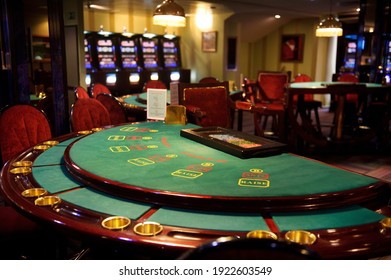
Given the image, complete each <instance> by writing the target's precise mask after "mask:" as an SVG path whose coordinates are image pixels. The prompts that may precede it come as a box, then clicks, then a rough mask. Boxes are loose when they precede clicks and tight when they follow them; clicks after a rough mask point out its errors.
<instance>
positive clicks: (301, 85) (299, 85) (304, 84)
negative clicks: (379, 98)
mask: <svg viewBox="0 0 391 280" xmlns="http://www.w3.org/2000/svg"><path fill="white" fill-rule="evenodd" d="M338 84H341V85H344V84H345V85H346V84H351V83H347V82H299V83H290V84H289V87H290V88H325V87H327V85H338ZM356 84H363V85H365V86H366V87H382V85H381V84H376V83H356Z"/></svg>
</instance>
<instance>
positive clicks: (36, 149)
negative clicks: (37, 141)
mask: <svg viewBox="0 0 391 280" xmlns="http://www.w3.org/2000/svg"><path fill="white" fill-rule="evenodd" d="M50 147H51V146H49V145H44V144H42V145H36V146H34V148H33V149H34V151H46V150H47V149H49V148H50Z"/></svg>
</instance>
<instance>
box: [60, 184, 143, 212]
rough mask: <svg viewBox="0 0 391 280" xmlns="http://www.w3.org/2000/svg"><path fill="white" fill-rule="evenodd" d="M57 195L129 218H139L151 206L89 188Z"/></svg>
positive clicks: (89, 207) (71, 201)
mask: <svg viewBox="0 0 391 280" xmlns="http://www.w3.org/2000/svg"><path fill="white" fill-rule="evenodd" d="M59 197H60V198H61V199H62V200H64V201H67V202H70V203H73V204H75V205H79V206H82V207H83V208H86V209H89V210H93V211H97V212H101V213H105V214H108V215H112V216H124V217H128V218H130V219H137V218H139V217H140V216H141V215H142V214H144V213H145V212H147V211H148V210H149V209H150V208H151V205H148V204H145V203H141V202H136V201H129V200H125V199H121V198H118V197H114V196H111V195H108V194H106V193H101V192H99V191H96V190H94V189H90V188H82V189H78V190H74V191H71V192H65V193H63V194H60V195H59Z"/></svg>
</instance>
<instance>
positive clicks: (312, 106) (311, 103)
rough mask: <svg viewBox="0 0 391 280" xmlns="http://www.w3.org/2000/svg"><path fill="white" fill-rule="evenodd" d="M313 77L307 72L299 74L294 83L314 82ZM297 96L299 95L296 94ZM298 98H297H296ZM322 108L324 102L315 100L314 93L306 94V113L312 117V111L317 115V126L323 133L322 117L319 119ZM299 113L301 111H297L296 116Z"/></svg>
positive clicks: (304, 106)
mask: <svg viewBox="0 0 391 280" xmlns="http://www.w3.org/2000/svg"><path fill="white" fill-rule="evenodd" d="M312 81H313V80H312V78H311V77H310V76H308V75H306V74H298V75H297V76H296V77H295V78H294V79H293V81H292V82H293V83H305V82H312ZM295 97H297V95H296V96H295ZM296 99H297V98H296ZM293 101H294V102H297V100H293ZM319 108H322V102H321V101H318V100H314V96H313V95H312V94H305V95H304V100H303V110H304V113H305V114H306V115H307V116H308V117H309V118H311V113H312V111H313V112H314V115H315V121H316V128H317V129H318V132H320V133H321V125H320V119H319V111H318V109H319ZM298 114H299V111H298V110H297V111H296V117H297V115H298Z"/></svg>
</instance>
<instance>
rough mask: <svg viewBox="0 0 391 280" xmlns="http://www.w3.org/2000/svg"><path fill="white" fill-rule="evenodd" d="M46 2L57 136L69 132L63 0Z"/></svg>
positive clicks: (55, 131)
mask: <svg viewBox="0 0 391 280" xmlns="http://www.w3.org/2000/svg"><path fill="white" fill-rule="evenodd" d="M47 4H48V21H49V37H50V54H51V66H52V77H53V78H52V79H53V108H54V126H53V129H54V131H53V134H54V135H55V136H58V135H61V134H65V133H68V132H69V112H68V98H65V97H66V92H67V71H66V60H65V36H64V18H63V0H47Z"/></svg>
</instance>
